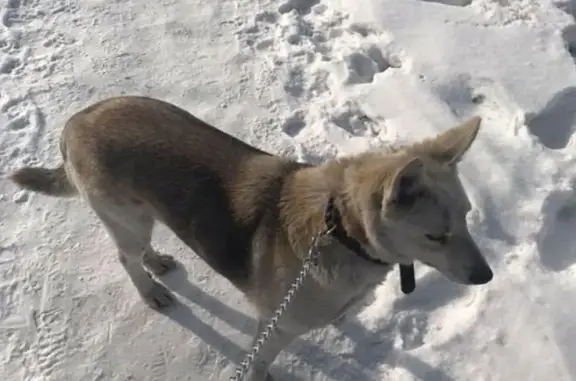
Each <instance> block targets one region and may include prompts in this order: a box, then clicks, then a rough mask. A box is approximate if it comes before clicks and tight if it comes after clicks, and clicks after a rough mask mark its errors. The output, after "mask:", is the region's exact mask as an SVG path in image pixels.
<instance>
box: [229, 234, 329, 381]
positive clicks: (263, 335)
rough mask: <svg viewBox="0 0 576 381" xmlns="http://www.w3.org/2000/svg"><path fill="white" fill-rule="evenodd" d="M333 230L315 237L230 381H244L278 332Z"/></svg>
mask: <svg viewBox="0 0 576 381" xmlns="http://www.w3.org/2000/svg"><path fill="white" fill-rule="evenodd" d="M333 230H334V227H331V228H329V229H326V230H325V231H323V232H322V233H320V234H318V235H317V236H315V237H314V239H313V240H312V244H311V245H310V249H309V250H308V255H307V256H306V258H304V261H303V262H302V270H300V272H299V273H298V276H297V277H296V279H295V280H294V282H293V283H292V285H291V286H290V288H289V289H288V292H286V295H285V296H284V299H282V303H280V305H279V306H278V308H277V309H276V311H274V315H273V316H272V318H271V319H270V321H269V322H268V324H267V325H266V328H265V329H264V330H263V331H262V332H260V334H259V335H258V339H257V340H256V342H255V344H254V345H253V346H252V350H251V351H250V353H248V354H247V355H246V357H245V358H244V360H243V361H242V363H241V364H240V366H238V368H237V369H236V372H235V375H234V376H232V377H230V381H242V379H243V378H244V376H245V375H246V373H247V372H248V370H249V369H250V367H251V366H252V363H253V362H254V359H255V358H256V356H258V353H259V352H260V350H261V349H262V347H263V346H264V343H265V342H266V341H267V340H268V339H269V338H270V336H272V334H273V333H274V331H275V330H276V328H277V326H278V320H280V317H282V315H283V314H284V312H285V311H286V309H287V308H288V305H289V304H290V302H292V299H293V298H294V295H295V294H296V292H297V291H298V290H299V289H300V287H302V284H303V283H304V279H305V278H306V276H307V275H308V273H309V272H310V269H311V268H312V266H315V265H316V263H317V262H318V258H319V257H320V252H319V251H318V250H317V248H318V241H319V240H320V238H322V237H323V236H325V235H328V234H330V233H331V232H332V231H333Z"/></svg>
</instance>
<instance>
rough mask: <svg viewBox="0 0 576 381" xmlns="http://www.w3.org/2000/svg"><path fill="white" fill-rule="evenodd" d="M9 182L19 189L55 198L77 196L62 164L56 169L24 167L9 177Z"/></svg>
mask: <svg viewBox="0 0 576 381" xmlns="http://www.w3.org/2000/svg"><path fill="white" fill-rule="evenodd" d="M10 180H12V181H13V182H14V183H16V184H18V186H20V187H21V188H24V189H28V190H31V191H34V192H38V193H43V194H46V195H49V196H55V197H71V196H74V195H76V194H77V189H76V187H75V186H74V185H73V184H72V183H71V182H70V179H68V176H67V175H66V170H65V169H64V164H62V165H60V166H59V167H58V168H43V167H24V168H20V169H18V170H17V171H15V172H14V173H12V174H11V175H10Z"/></svg>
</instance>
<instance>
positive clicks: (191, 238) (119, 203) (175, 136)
mask: <svg viewBox="0 0 576 381" xmlns="http://www.w3.org/2000/svg"><path fill="white" fill-rule="evenodd" d="M480 122H481V120H480V118H479V117H474V118H472V119H470V120H468V121H466V122H464V123H463V124H461V125H460V126H457V127H454V128H451V129H448V130H446V131H445V132H443V133H442V134H440V135H439V136H437V137H435V138H432V139H429V140H425V141H423V142H419V143H416V144H414V145H412V146H407V147H399V148H397V149H395V150H393V151H387V152H385V151H374V152H365V153H362V154H359V155H355V156H351V157H347V158H341V159H334V160H330V161H328V162H326V163H324V164H321V165H307V164H303V163H297V162H295V161H291V160H288V159H285V158H281V157H278V156H275V155H271V154H269V153H266V152H263V151H261V150H259V149H256V148H254V147H252V146H250V145H248V144H245V143H243V142H242V141H240V140H238V139H236V138H234V137H232V136H230V135H228V134H226V133H224V132H222V131H220V130H218V129H216V128H214V127H213V126H211V125H209V124H207V123H205V122H203V121H201V120H199V119H197V118H196V117H194V116H193V115H191V114H190V113H188V112H186V111H184V110H183V109H181V108H179V107H176V106H174V105H172V104H169V103H166V102H162V101H159V100H155V99H151V98H146V97H135V96H125V97H115V98H110V99H107V100H104V101H100V102H98V103H96V104H93V105H92V106H90V107H87V108H86V109H84V110H82V111H80V112H78V113H76V114H75V115H73V116H72V117H71V118H70V119H69V120H68V122H67V123H66V126H65V128H64V131H63V133H62V138H61V145H60V148H61V152H62V157H63V163H62V165H60V166H59V167H58V168H54V169H47V168H34V167H27V168H22V169H19V170H18V171H16V172H15V173H13V174H12V176H11V179H12V180H13V181H14V182H15V183H17V184H18V185H20V186H21V187H23V188H26V189H30V190H33V191H36V192H40V193H44V194H48V195H51V196H60V197H64V196H74V195H78V194H79V195H80V196H81V197H82V198H83V199H84V200H86V202H87V203H88V204H89V205H90V207H91V208H92V209H93V211H94V212H95V213H96V215H97V216H98V217H99V218H100V220H101V221H102V223H103V224H104V226H105V227H106V229H107V231H108V232H109V234H110V236H111V237H112V239H113V240H114V242H115V244H116V246H117V248H118V256H119V259H120V263H122V265H123V266H124V268H125V269H126V272H127V273H128V276H129V277H130V279H131V280H132V282H133V284H134V285H135V287H136V288H137V289H138V291H139V293H140V295H141V296H142V298H143V300H144V301H145V302H146V303H148V304H149V305H150V306H151V307H153V308H163V307H166V306H168V305H169V304H170V303H171V302H172V300H173V299H172V296H171V293H170V292H169V291H168V290H167V289H166V288H165V287H164V286H163V285H161V284H160V283H158V282H157V281H155V280H154V279H152V278H151V276H149V273H148V272H147V271H146V269H145V268H146V267H147V268H148V270H150V271H151V272H152V273H153V274H155V275H157V276H158V275H162V274H164V273H165V272H167V271H169V270H170V269H172V268H173V267H174V266H175V265H176V262H175V260H174V259H173V257H171V256H168V255H161V254H158V253H157V252H156V251H154V249H153V248H152V246H151V244H150V240H151V236H152V229H153V227H154V223H155V222H156V221H159V222H162V223H164V224H165V225H166V226H168V227H169V228H170V229H171V230H172V231H173V232H174V233H175V234H176V235H177V236H178V237H179V238H180V239H181V240H182V241H183V242H184V243H185V244H186V245H188V246H189V247H190V248H191V249H192V250H194V252H195V253H196V254H197V255H199V256H200V257H202V258H203V259H204V260H205V261H206V262H207V264H208V265H209V266H210V267H212V268H213V269H214V270H215V271H216V272H217V273H219V274H220V275H222V276H224V277H226V278H227V279H228V280H229V281H230V282H232V283H233V284H234V285H235V286H236V287H237V288H238V289H239V290H241V291H242V292H243V293H244V294H245V295H246V296H247V298H248V299H249V300H250V301H251V302H252V303H253V304H254V305H255V307H256V309H257V311H258V313H259V322H260V324H259V327H258V329H259V330H260V329H261V328H263V324H264V323H265V322H266V321H267V318H269V317H270V316H271V314H272V312H273V311H274V309H275V308H276V307H277V306H278V304H279V303H280V302H281V300H282V298H283V297H284V294H285V292H286V291H287V289H288V287H289V286H290V284H291V282H292V281H293V280H294V278H295V276H296V275H297V274H298V272H299V271H300V269H301V266H302V259H303V257H304V256H305V255H306V254H307V252H308V250H309V246H310V244H311V242H312V239H313V237H314V236H315V235H317V234H318V233H319V232H321V231H322V230H324V229H325V224H326V221H325V213H326V211H327V208H328V206H329V205H332V206H331V208H333V209H334V210H333V212H337V214H338V216H339V218H338V221H337V222H336V223H337V224H338V228H339V230H340V232H341V234H340V235H338V236H335V235H330V236H327V237H324V238H323V239H322V240H321V242H320V245H319V249H320V252H321V257H320V259H319V262H318V264H317V266H315V267H314V268H313V270H312V272H311V276H309V277H308V278H307V279H306V280H305V282H304V285H303V286H302V289H301V290H300V291H299V292H298V293H297V294H296V296H295V298H294V300H293V302H292V304H291V305H290V307H289V308H288V310H287V311H286V313H285V314H284V315H283V317H282V319H281V320H280V325H279V327H278V330H277V332H276V334H275V335H273V336H272V337H271V339H270V340H269V341H268V342H267V343H266V344H265V345H264V349H263V350H262V351H261V352H260V354H259V355H258V357H257V360H258V361H257V362H255V364H254V366H253V368H252V369H251V371H250V372H249V374H248V375H247V377H246V378H245V379H246V380H250V381H263V380H266V379H268V380H270V379H272V377H271V376H270V375H269V374H268V368H269V366H270V364H271V363H272V362H273V361H274V359H275V358H276V356H277V355H278V353H279V352H280V351H281V350H282V349H283V348H284V347H286V346H287V345H288V344H289V343H290V342H291V341H292V340H293V339H295V338H296V337H297V336H299V335H302V334H304V333H306V332H308V331H310V330H311V329H314V328H319V327H323V326H326V325H328V324H330V323H331V322H333V321H334V320H336V319H337V318H338V317H339V316H341V315H342V314H343V313H344V312H345V311H346V310H347V309H348V308H349V307H350V306H351V305H353V304H354V303H355V302H356V301H358V300H360V299H362V297H363V296H364V295H366V294H367V293H368V292H369V291H370V290H372V289H373V288H374V287H375V286H376V285H377V284H378V283H380V282H382V281H383V280H384V279H385V277H386V275H387V273H388V272H389V271H390V270H391V269H392V268H393V265H394V264H400V265H411V264H412V263H413V262H414V261H420V262H423V263H425V264H427V265H429V266H432V267H434V268H436V269H437V270H438V271H440V272H441V273H442V274H444V275H445V276H446V277H447V278H449V279H451V280H452V281H455V282H458V283H461V284H469V285H472V284H475V285H479V284H485V283H488V282H489V281H490V280H491V279H492V271H491V269H490V267H489V265H488V264H487V262H486V260H485V259H484V257H483V255H482V254H481V252H480V251H479V249H478V247H477V246H476V244H475V243H474V241H473V239H472V238H471V236H470V233H469V231H468V228H467V224H466V214H467V213H468V211H469V210H470V208H471V206H470V203H469V201H468V197H467V195H466V193H465V192H464V189H463V187H462V184H461V182H460V180H459V177H458V172H457V163H458V162H459V161H460V160H461V158H462V156H463V155H464V153H465V152H466V151H467V150H468V148H469V147H470V145H471V144H472V142H473V141H474V140H475V138H476V136H477V133H478V130H479V127H480ZM342 237H344V239H341V238H342ZM350 242H352V245H350V244H347V243H350ZM354 247H357V248H358V249H357V250H355V249H354ZM362 253H363V255H362Z"/></svg>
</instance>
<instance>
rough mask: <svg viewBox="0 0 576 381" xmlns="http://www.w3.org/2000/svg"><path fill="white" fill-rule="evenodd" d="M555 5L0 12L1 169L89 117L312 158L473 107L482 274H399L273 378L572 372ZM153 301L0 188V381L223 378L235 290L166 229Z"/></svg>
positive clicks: (425, 132) (563, 97)
mask: <svg viewBox="0 0 576 381" xmlns="http://www.w3.org/2000/svg"><path fill="white" fill-rule="evenodd" d="M574 15H576V1H571V0H568V1H564V2H552V1H550V0H428V1H425V0H338V1H337V0H322V1H317V0H316V1H315V0H268V1H247V0H234V1H223V0H212V1H207V0H188V1H179V0H157V1H153V2H151V1H150V2H145V1H138V0H124V1H110V0H108V1H105V0H4V7H3V9H2V17H1V25H0V50H1V51H2V54H1V55H0V110H1V114H0V126H1V128H2V130H1V132H0V155H1V156H0V176H2V177H4V176H5V175H6V174H7V173H9V172H10V171H11V170H13V169H15V168H16V167H19V166H21V165H24V164H31V163H39V162H42V163H46V164H50V165H52V164H56V163H57V162H59V161H60V156H59V152H58V144H57V142H58V138H59V134H60V131H61V128H62V126H63V123H64V122H65V121H66V119H67V118H68V117H69V116H70V115H71V114H72V113H74V112H76V111H78V110H79V109H80V108H82V107H85V106H87V105H89V104H90V103H91V102H94V101H96V100H100V99H103V98H105V97H108V96H113V95H119V94H144V95H149V96H154V97H157V98H160V99H163V100H167V101H170V102H173V103H175V104H177V105H179V106H182V107H184V108H186V109H187V110H189V111H190V112H192V113H194V114H195V115H197V116H198V117H200V118H203V119H205V120H207V121H208V122H210V123H212V124H214V125H216V126H218V127H219V128H221V129H223V130H225V131H227V132H229V133H231V134H233V135H236V136H238V137H240V138H242V139H244V140H245V141H247V142H249V143H251V144H254V145H256V146H258V147H260V148H263V149H266V150H269V151H271V152H274V153H277V154H281V155H287V156H290V157H293V158H295V159H297V160H301V161H309V162H318V161H321V160H325V159H328V158H331V157H335V156H338V155H342V154H348V153H353V152H359V151H362V150H365V149H367V148H370V147H378V146H384V145H389V144H395V143H399V142H404V143H405V142H410V141H415V140H417V139H421V138H423V137H427V136H431V135H433V134H435V133H437V132H439V131H442V130H444V129H446V128H448V127H451V126H453V125H454V124H455V123H458V122H460V121H463V120H464V119H465V118H467V117H470V116H472V115H480V116H482V117H483V120H484V122H483V124H482V129H481V132H480V134H479V138H478V140H477V141H476V143H475V144H474V145H473V146H472V148H471V150H470V151H469V153H468V154H467V156H466V158H465V160H464V162H463V163H462V164H461V173H462V177H463V180H464V182H465V185H466V189H467V191H468V192H469V195H470V198H471V201H472V203H473V205H474V208H473V210H472V211H471V213H470V216H469V223H470V229H471V231H472V232H473V234H474V236H475V239H476V240H477V242H478V244H479V245H480V246H481V248H482V250H483V251H484V252H485V254H486V256H487V258H488V260H489V262H490V264H491V265H492V266H493V269H494V272H495V278H494V281H493V282H491V283H490V284H488V285H485V286H479V287H469V288H467V287H464V286H459V285H455V284H452V283H450V282H449V281H448V280H446V279H444V278H443V277H442V276H441V275H439V274H438V273H436V272H434V271H432V270H428V269H426V268H425V267H424V266H418V267H417V277H418V279H417V289H416V291H415V292H414V293H413V294H411V295H408V296H405V295H403V294H401V292H400V288H399V280H398V276H397V275H396V274H394V275H391V276H390V277H389V278H388V280H387V281H386V282H384V283H383V284H382V285H381V286H379V287H378V289H377V290H376V293H375V297H374V299H373V300H371V301H370V303H369V304H368V305H367V306H366V308H365V309H363V310H362V311H361V312H360V313H359V314H358V315H357V316H350V317H349V318H348V319H347V320H345V321H344V322H343V323H342V324H341V325H340V326H338V327H330V328H326V329H322V330H317V331H315V332H312V333H310V334H309V335H307V336H305V337H302V338H300V339H298V340H296V341H295V342H294V343H293V344H292V345H291V346H290V347H289V348H287V350H286V351H285V352H284V353H282V354H281V355H280V356H279V357H278V359H277V361H276V362H275V364H274V366H273V369H272V372H273V373H274V375H275V376H276V378H277V380H279V381H281V380H313V381H324V380H334V381H347V380H355V381H368V380H398V381H412V380H427V381H456V380H466V381H475V380H479V381H480V380H482V381H488V380H490V381H498V380H506V381H511V380H513V381H516V380H518V381H520V380H521V381H529V380H538V381H541V380H543V379H551V380H552V379H554V380H559V381H560V380H576V362H575V361H574V359H575V357H574V353H575V352H576V344H574V343H576V320H575V319H574V313H575V312H576V310H575V307H574V306H576V265H575V263H576V234H575V232H576V156H575V154H574V152H575V148H576V147H575V146H576V141H575V140H574V139H572V136H573V134H574V132H575V130H576V69H575V66H574V65H575V64H574V58H573V57H572V56H571V54H573V55H576V23H575V19H574ZM154 242H155V244H156V246H157V247H158V248H160V249H161V250H162V251H165V252H169V253H172V254H175V255H176V257H177V258H178V259H179V261H180V262H181V263H182V264H183V268H182V269H179V270H178V271H177V272H176V273H173V274H170V275H167V276H166V277H165V278H163V281H164V282H165V283H166V284H167V285H168V286H169V288H171V289H172V290H174V291H175V292H176V293H177V296H178V300H179V302H180V304H178V305H177V306H176V307H175V308H173V309H171V310H170V311H168V312H166V314H160V313H158V312H154V311H152V310H150V309H149V308H147V307H146V306H145V305H144V303H143V302H142V301H141V300H140V299H139V297H138V296H137V293H136V290H135V288H134V287H133V286H132V284H131V283H130V282H129V280H128V279H127V276H126V274H125V272H124V270H123V269H122V267H121V266H120V265H119V264H118V263H117V259H116V255H115V250H114V248H113V245H112V243H111V240H110V239H109V238H108V237H107V235H106V233H105V231H104V230H103V228H102V226H101V225H100V224H99V222H98V221H97V220H96V217H95V216H94V215H93V214H92V213H91V212H90V210H89V209H88V207H87V206H85V205H84V204H83V203H82V202H81V201H80V200H63V199H55V198H49V197H45V196H41V195H37V194H31V193H27V192H23V191H20V190H18V189H17V188H16V187H15V186H14V185H13V184H11V183H9V182H8V181H6V180H5V179H4V178H3V179H2V180H1V182H0V379H1V380H7V381H16V380H30V381H32V380H34V381H40V380H71V381H76V380H90V381H96V380H122V381H125V380H153V381H155V380H194V381H196V380H223V379H226V378H225V377H226V375H227V374H228V373H227V372H229V371H230V370H231V369H233V367H234V366H235V364H237V363H238V362H239V361H241V360H242V358H243V355H244V352H243V351H244V350H245V349H247V348H248V346H249V342H250V339H251V335H252V334H253V332H254V330H255V321H254V319H253V316H254V315H253V311H252V310H251V308H250V306H248V305H247V303H246V302H245V300H244V298H243V297H242V295H241V294H240V293H239V292H238V291H236V290H235V289H233V288H232V286H231V285H230V284H229V283H228V282H227V281H225V280H224V279H223V278H222V277H219V276H216V275H215V274H214V273H213V272H212V271H211V270H209V269H208V268H207V266H206V265H204V264H203V262H202V261H201V260H199V259H198V258H196V257H195V256H194V254H193V253H192V252H191V251H190V250H189V249H187V248H186V247H184V246H183V244H182V243H180V242H179V241H178V240H177V239H176V238H175V237H174V235H172V234H171V233H170V232H169V231H168V230H167V229H165V228H160V229H157V231H156V232H155V237H154Z"/></svg>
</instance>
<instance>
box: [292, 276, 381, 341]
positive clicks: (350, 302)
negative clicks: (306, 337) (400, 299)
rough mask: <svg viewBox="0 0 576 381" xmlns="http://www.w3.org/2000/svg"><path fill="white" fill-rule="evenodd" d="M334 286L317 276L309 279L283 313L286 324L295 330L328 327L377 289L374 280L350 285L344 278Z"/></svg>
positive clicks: (302, 330)
mask: <svg viewBox="0 0 576 381" xmlns="http://www.w3.org/2000/svg"><path fill="white" fill-rule="evenodd" d="M332 286H333V287H330V288H326V287H323V286H321V285H319V284H318V283H317V282H315V281H314V280H313V279H311V280H310V281H309V282H305V283H304V285H303V286H302V288H301V289H300V290H298V292H297V293H296V295H295V297H294V299H293V301H292V303H291V304H290V306H289V307H288V309H287V310H286V312H285V314H284V316H283V317H282V319H281V325H282V327H283V328H284V329H286V330H288V331H291V332H306V331H308V330H310V329H315V328H320V327H324V326H326V325H328V324H331V323H333V322H335V321H336V320H338V319H340V318H342V317H343V315H344V314H346V312H347V311H349V310H350V309H351V308H352V307H354V306H355V305H357V304H358V303H359V302H361V301H362V300H363V299H364V298H365V296H366V295H367V294H368V292H370V291H371V290H372V289H373V285H371V284H363V285H361V286H360V285H356V287H350V284H346V283H344V282H343V284H336V285H332Z"/></svg>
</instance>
